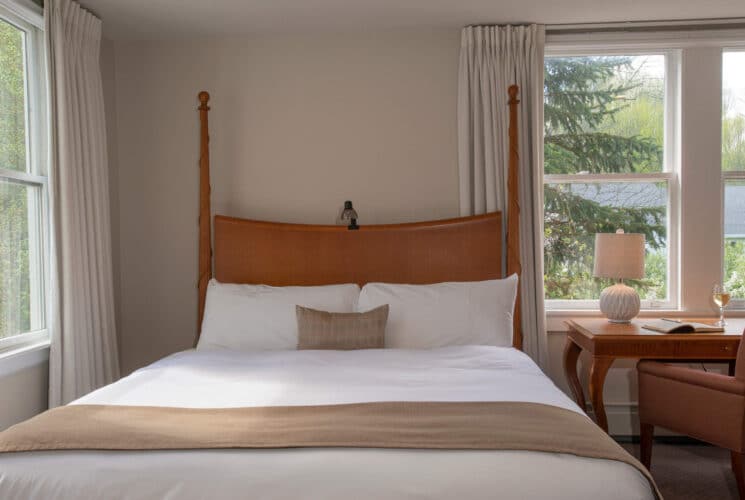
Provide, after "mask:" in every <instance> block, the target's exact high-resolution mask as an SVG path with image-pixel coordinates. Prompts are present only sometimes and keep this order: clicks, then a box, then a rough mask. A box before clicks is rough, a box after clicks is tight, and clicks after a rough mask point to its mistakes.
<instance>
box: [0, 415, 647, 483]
mask: <svg viewBox="0 0 745 500" xmlns="http://www.w3.org/2000/svg"><path fill="white" fill-rule="evenodd" d="M297 447H356V448H430V449H467V450H526V451H538V452H549V453H568V454H572V455H577V456H580V457H587V458H599V459H606V460H615V461H618V462H623V463H626V464H629V465H631V466H632V467H635V468H636V469H638V470H639V471H640V472H641V473H642V474H644V476H645V477H646V478H647V479H648V480H649V482H650V485H651V486H652V487H653V488H654V489H655V491H656V486H655V485H654V481H653V480H652V477H651V476H650V475H649V472H648V471H647V470H646V468H644V466H643V465H641V463H639V462H638V461H637V460H636V459H634V458H633V457H632V456H631V455H629V454H628V453H627V452H626V451H625V450H624V449H623V448H621V446H619V445H618V444H617V443H616V442H615V441H613V439H611V438H610V437H609V436H608V435H607V434H606V433H605V432H603V430H602V429H600V428H599V427H597V426H596V425H595V424H593V423H592V422H591V421H590V420H589V419H588V418H587V417H585V416H584V415H580V414H578V413H575V412H573V411H569V410H565V409H563V408H557V407H555V406H549V405H543V404H537V403H516V402H468V403H439V402H390V403H359V404H344V405H328V406H271V407H256V408H208V409H192V408H168V407H150V406H107V405H71V406H62V407H59V408H54V409H52V410H49V411H47V412H45V413H42V414H41V415H38V416H36V417H34V418H32V419H30V420H27V421H25V422H22V423H20V424H18V425H15V426H13V427H11V428H9V429H8V430H6V431H4V432H2V433H0V452H20V451H41V450H173V449H184V450H185V449H213V448H297ZM656 493H657V496H658V498H661V496H660V495H659V492H657V491H656Z"/></svg>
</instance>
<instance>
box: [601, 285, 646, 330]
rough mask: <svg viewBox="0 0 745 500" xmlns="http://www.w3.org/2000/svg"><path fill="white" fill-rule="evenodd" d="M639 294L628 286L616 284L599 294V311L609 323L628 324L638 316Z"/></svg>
mask: <svg viewBox="0 0 745 500" xmlns="http://www.w3.org/2000/svg"><path fill="white" fill-rule="evenodd" d="M640 307H641V301H640V300H639V294H638V293H636V290H634V289H633V288H631V287H630V286H626V285H624V284H623V283H616V284H615V285H613V286H609V287H608V288H606V289H605V290H603V291H602V292H601V293H600V311H602V313H603V314H605V316H606V317H607V318H608V321H610V322H611V323H628V322H630V321H631V320H632V319H634V318H635V317H636V315H637V314H639V309H640Z"/></svg>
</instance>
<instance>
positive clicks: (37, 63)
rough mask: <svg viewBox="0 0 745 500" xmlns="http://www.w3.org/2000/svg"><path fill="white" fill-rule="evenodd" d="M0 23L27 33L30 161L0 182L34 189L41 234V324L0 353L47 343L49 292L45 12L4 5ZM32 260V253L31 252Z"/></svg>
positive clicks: (4, 173) (35, 299) (36, 300)
mask: <svg viewBox="0 0 745 500" xmlns="http://www.w3.org/2000/svg"><path fill="white" fill-rule="evenodd" d="M0 18H2V20H3V21H5V22H8V23H10V24H12V25H13V26H15V27H16V28H18V29H20V30H21V31H23V32H24V34H25V37H24V38H25V47H24V55H25V80H26V82H25V83H26V152H27V153H26V154H27V157H26V161H27V171H26V172H19V171H16V170H9V169H4V168H0V179H2V180H3V181H9V182H13V183H17V184H21V185H26V186H31V187H34V188H36V189H37V190H38V191H37V193H38V200H37V201H38V203H37V204H36V208H37V209H38V210H37V211H38V213H32V214H30V215H29V216H30V217H34V219H35V220H34V221H33V223H34V224H36V225H37V226H38V233H37V232H34V231H30V234H29V237H30V238H36V239H37V241H30V242H29V249H32V248H33V249H35V250H36V251H35V252H34V253H35V255H33V261H34V262H33V263H32V264H31V265H30V266H29V272H30V273H31V274H32V279H31V295H32V297H31V307H32V308H34V309H35V311H33V312H32V317H35V318H37V319H38V321H39V323H40V324H39V325H36V326H34V325H32V329H31V331H29V332H24V333H20V334H18V335H13V336H10V337H6V338H3V339H0V353H2V352H7V351H11V350H15V349H19V348H24V347H29V346H32V345H33V346H36V345H39V344H40V343H48V342H49V330H48V328H47V325H48V320H47V318H48V316H49V315H48V314H47V312H48V311H47V310H48V300H47V298H48V295H49V294H48V290H49V279H48V275H49V262H50V250H49V194H48V178H47V176H48V171H47V137H48V130H47V103H46V71H45V64H44V62H45V55H44V36H43V35H44V33H43V26H44V24H43V17H42V11H41V8H40V7H38V6H37V5H35V4H33V3H31V2H28V1H26V0H0ZM29 254H30V257H29V258H32V257H31V251H30V252H29Z"/></svg>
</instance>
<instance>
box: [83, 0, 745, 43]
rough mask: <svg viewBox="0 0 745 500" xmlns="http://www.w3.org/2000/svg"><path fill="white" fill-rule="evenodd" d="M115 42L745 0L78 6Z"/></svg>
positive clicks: (689, 12) (741, 11) (643, 16)
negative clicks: (90, 13)
mask: <svg viewBox="0 0 745 500" xmlns="http://www.w3.org/2000/svg"><path fill="white" fill-rule="evenodd" d="M81 3H82V4H83V5H84V6H86V7H87V8H89V9H91V10H92V11H93V12H94V13H96V14H97V15H98V16H99V17H101V18H102V19H103V20H104V31H105V34H106V36H107V37H108V38H111V39H114V40H138V39H157V38H176V37H186V36H189V37H192V36H213V35H236V34H246V33H265V32H287V31H349V30H365V29H397V28H413V27H433V28H445V27H452V28H458V27H461V26H464V25H468V24H489V23H524V22H537V23H545V24H564V23H591V22H612V21H642V20H654V21H656V20H678V19H704V18H709V19H710V18H727V17H745V0H81Z"/></svg>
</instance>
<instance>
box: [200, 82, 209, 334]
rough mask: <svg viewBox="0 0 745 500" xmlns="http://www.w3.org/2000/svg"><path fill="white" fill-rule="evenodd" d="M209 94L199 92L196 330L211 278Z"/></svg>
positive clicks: (202, 312) (202, 314)
mask: <svg viewBox="0 0 745 500" xmlns="http://www.w3.org/2000/svg"><path fill="white" fill-rule="evenodd" d="M209 100H210V95H209V93H207V92H204V91H202V92H200V93H199V102H200V104H199V123H200V138H199V275H198V276H199V282H198V284H197V286H198V288H199V318H198V323H197V332H198V331H199V330H200V329H201V328H202V316H204V302H205V300H206V298H207V284H208V283H209V281H210V278H212V223H211V221H210V219H211V215H210V210H211V209H210V134H209V121H208V114H209V110H210V108H209V106H208V105H207V103H208V102H209Z"/></svg>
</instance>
